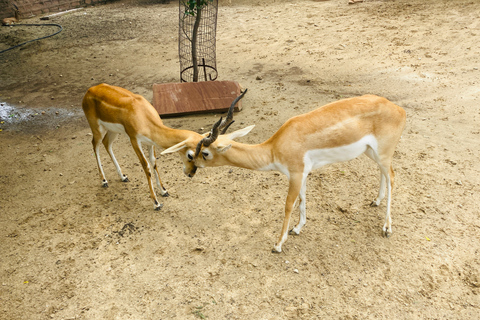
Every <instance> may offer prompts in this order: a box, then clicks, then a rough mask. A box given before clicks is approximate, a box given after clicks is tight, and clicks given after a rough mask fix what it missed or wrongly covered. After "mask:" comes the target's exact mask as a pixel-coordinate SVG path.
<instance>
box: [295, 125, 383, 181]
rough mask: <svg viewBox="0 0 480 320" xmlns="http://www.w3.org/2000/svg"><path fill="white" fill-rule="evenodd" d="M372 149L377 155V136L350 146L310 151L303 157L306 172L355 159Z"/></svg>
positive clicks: (368, 137) (366, 137)
mask: <svg viewBox="0 0 480 320" xmlns="http://www.w3.org/2000/svg"><path fill="white" fill-rule="evenodd" d="M368 147H370V148H372V149H373V151H374V152H375V153H377V147H378V142H377V139H376V138H375V136H373V135H371V134H370V135H367V136H365V137H363V138H362V139H360V140H358V141H357V142H354V143H352V144H349V145H344V146H341V147H336V148H328V149H315V150H309V151H307V152H306V153H305V155H304V156H303V162H304V164H305V170H304V171H305V172H310V171H311V170H314V169H317V168H320V167H323V166H325V165H327V164H330V163H337V162H344V161H349V160H352V159H355V158H356V157H358V156H360V155H361V154H362V153H364V152H365V151H366V150H367V148H368Z"/></svg>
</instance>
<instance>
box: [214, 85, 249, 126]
mask: <svg viewBox="0 0 480 320" xmlns="http://www.w3.org/2000/svg"><path fill="white" fill-rule="evenodd" d="M247 90H248V89H245V91H243V92H242V94H241V95H239V96H238V97H236V98H235V100H233V102H232V104H231V105H230V108H229V109H228V113H227V117H226V118H225V120H223V122H222V123H221V124H220V127H219V129H223V130H222V134H225V132H227V129H228V127H229V126H230V125H231V124H232V123H233V122H234V121H235V120H233V109H234V108H235V105H236V104H237V102H238V101H239V100H240V99H242V98H243V96H244V95H245V93H247Z"/></svg>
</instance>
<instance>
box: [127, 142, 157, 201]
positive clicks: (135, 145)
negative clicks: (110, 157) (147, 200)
mask: <svg viewBox="0 0 480 320" xmlns="http://www.w3.org/2000/svg"><path fill="white" fill-rule="evenodd" d="M131 143H132V146H133V149H134V150H135V153H136V154H137V157H138V160H140V163H141V164H142V167H143V171H144V172H145V175H146V176H147V182H148V187H149V188H150V197H151V198H152V199H153V208H154V209H155V210H160V209H161V208H162V207H163V204H160V203H159V202H158V200H157V195H156V194H155V189H154V188H153V183H152V170H151V168H150V164H149V163H148V161H147V159H146V158H145V155H144V154H143V150H142V146H141V144H140V143H139V142H138V141H137V140H136V139H131Z"/></svg>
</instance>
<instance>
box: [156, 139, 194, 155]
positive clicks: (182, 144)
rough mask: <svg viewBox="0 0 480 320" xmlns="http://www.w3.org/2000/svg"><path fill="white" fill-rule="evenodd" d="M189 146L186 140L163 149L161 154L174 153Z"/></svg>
mask: <svg viewBox="0 0 480 320" xmlns="http://www.w3.org/2000/svg"><path fill="white" fill-rule="evenodd" d="M186 147H187V140H184V141H182V142H180V143H177V144H176V145H174V146H171V147H170V148H168V149H165V150H163V151H162V152H161V153H160V154H167V153H173V152H177V151H180V150H182V149H183V148H186Z"/></svg>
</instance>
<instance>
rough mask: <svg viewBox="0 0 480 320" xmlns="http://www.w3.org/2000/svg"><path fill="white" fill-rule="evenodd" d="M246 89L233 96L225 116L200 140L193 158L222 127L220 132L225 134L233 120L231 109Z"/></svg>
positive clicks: (212, 139)
mask: <svg viewBox="0 0 480 320" xmlns="http://www.w3.org/2000/svg"><path fill="white" fill-rule="evenodd" d="M247 90H248V89H245V91H243V92H242V94H241V95H239V96H238V97H236V98H235V100H233V102H232V104H231V105H230V108H229V109H228V113H227V117H226V118H225V120H223V119H222V117H220V120H218V121H217V122H215V124H214V125H213V127H212V131H210V134H209V135H208V136H207V137H205V138H203V139H202V140H200V142H199V143H198V144H197V148H196V150H195V158H196V157H197V156H198V155H199V154H200V150H201V149H202V146H205V147H208V146H209V145H211V144H212V143H213V142H214V141H215V140H217V138H218V132H219V130H221V129H223V130H222V133H221V134H225V132H227V129H228V127H230V125H231V124H232V123H234V122H235V120H233V109H234V108H235V105H236V104H237V102H238V101H239V100H240V99H242V98H243V96H244V95H245V93H247Z"/></svg>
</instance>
